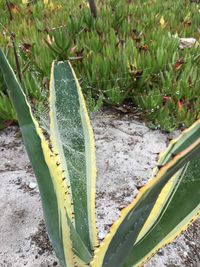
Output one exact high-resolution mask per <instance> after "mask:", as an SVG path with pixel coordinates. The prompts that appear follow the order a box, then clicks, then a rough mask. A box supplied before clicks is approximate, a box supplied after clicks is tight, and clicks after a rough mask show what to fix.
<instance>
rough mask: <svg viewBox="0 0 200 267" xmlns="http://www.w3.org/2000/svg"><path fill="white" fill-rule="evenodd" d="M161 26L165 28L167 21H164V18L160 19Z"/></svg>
mask: <svg viewBox="0 0 200 267" xmlns="http://www.w3.org/2000/svg"><path fill="white" fill-rule="evenodd" d="M160 26H161V28H162V29H164V28H165V20H164V17H163V16H162V17H161V19H160Z"/></svg>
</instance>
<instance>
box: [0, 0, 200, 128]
mask: <svg viewBox="0 0 200 267" xmlns="http://www.w3.org/2000/svg"><path fill="white" fill-rule="evenodd" d="M97 6H98V17H97V19H94V18H93V17H92V16H91V14H90V9H89V7H88V2H87V1H83V0H82V1H80V0H76V1H75V0H67V1H66V0H52V1H51V2H50V3H49V4H44V3H43V1H42V0H35V1H34V0H31V1H30V2H29V4H23V3H22V1H21V0H11V1H8V5H6V1H1V2H0V10H1V11H0V12H1V16H0V46H1V47H3V50H4V52H5V53H6V54H7V56H8V58H9V61H10V62H11V65H12V67H13V68H14V69H15V72H16V74H17V75H18V77H19V79H20V80H21V83H22V85H23V88H24V90H25V92H26V94H28V96H29V99H30V101H31V103H32V106H33V108H35V109H37V110H39V111H40V112H42V111H43V110H45V108H46V107H47V105H48V104H47V102H48V101H47V98H48V87H49V75H50V66H51V62H52V60H54V59H57V60H66V59H70V60H71V62H72V65H73V67H74V68H75V71H76V73H77V76H78V78H79V80H80V83H81V86H82V89H83V92H84V94H85V96H86V99H87V104H88V107H89V109H90V110H91V111H96V110H98V109H99V108H101V106H103V105H111V106H115V107H117V106H121V105H127V106H128V107H130V108H131V107H137V108H139V110H140V112H141V116H142V117H143V118H144V119H146V120H147V121H148V123H149V126H151V127H153V128H160V129H162V130H165V131H172V130H173V129H176V128H180V127H188V126H189V125H191V124H192V122H194V121H195V120H196V119H197V118H198V117H199V116H200V75H199V74H200V46H199V45H198V44H196V45H194V46H193V47H192V48H186V49H184V50H181V49H179V38H180V37H193V38H196V40H197V41H199V40H200V5H199V4H197V3H191V2H190V1H189V0H177V1H174V0H168V1H162V0H134V1H131V0H126V1H125V0H98V1H97ZM9 11H10V13H9ZM15 52H16V53H15ZM13 121H16V115H15V112H14V111H13V108H12V105H11V103H10V101H9V98H8V96H7V94H6V87H5V84H4V83H3V77H2V76H0V125H1V127H4V126H5V125H6V124H8V123H10V122H13Z"/></svg>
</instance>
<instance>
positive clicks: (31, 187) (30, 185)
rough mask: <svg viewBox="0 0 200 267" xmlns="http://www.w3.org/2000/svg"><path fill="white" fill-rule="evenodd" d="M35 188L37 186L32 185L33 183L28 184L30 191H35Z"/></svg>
mask: <svg viewBox="0 0 200 267" xmlns="http://www.w3.org/2000/svg"><path fill="white" fill-rule="evenodd" d="M36 186H37V184H36V183H34V182H30V184H29V188H30V189H32V190H33V189H35V188H36Z"/></svg>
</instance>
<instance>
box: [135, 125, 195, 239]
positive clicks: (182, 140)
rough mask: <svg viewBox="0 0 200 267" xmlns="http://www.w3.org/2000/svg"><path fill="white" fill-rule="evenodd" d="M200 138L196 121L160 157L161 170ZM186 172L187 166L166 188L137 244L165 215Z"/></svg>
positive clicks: (156, 169)
mask: <svg viewBox="0 0 200 267" xmlns="http://www.w3.org/2000/svg"><path fill="white" fill-rule="evenodd" d="M199 136H200V120H198V121H196V122H195V123H194V124H193V125H192V126H191V127H190V128H188V129H186V130H185V131H183V132H182V134H181V135H180V136H179V137H178V138H176V139H174V140H172V141H171V142H170V144H169V146H168V148H167V149H166V151H164V152H163V153H161V154H160V155H159V160H158V166H159V168H160V166H162V165H163V164H166V163H167V162H169V160H170V159H172V158H173V156H174V155H176V154H177V153H180V152H181V151H183V150H184V149H185V148H186V146H187V145H188V144H190V143H191V142H195V141H196V140H197V139H198V138H199ZM159 168H155V169H154V175H155V174H156V173H157V172H158V171H159ZM185 172H186V174H187V164H186V166H184V167H183V169H181V170H179V171H178V172H177V173H176V174H175V175H174V176H173V178H172V179H170V181H169V182H168V184H167V185H166V186H165V188H164V189H163V191H162V193H161V194H160V196H159V198H158V200H157V201H156V204H155V205H154V208H153V210H152V212H151V213H150V215H149V217H148V219H147V221H146V223H145V225H144V227H143V229H142V230H141V231H140V234H139V236H138V238H137V241H136V242H138V241H139V240H140V239H141V238H142V237H143V236H144V235H145V234H146V233H147V232H148V231H149V229H150V228H151V227H152V225H153V224H154V223H155V222H156V220H157V219H158V216H160V214H161V213H162V214H163V213H164V207H165V208H166V207H167V206H168V205H169V203H170V199H171V197H172V195H173V194H175V192H176V190H178V188H179V184H180V183H181V180H182V179H183V177H184V174H185ZM177 194H178V192H177Z"/></svg>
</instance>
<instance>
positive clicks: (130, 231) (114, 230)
mask: <svg viewBox="0 0 200 267" xmlns="http://www.w3.org/2000/svg"><path fill="white" fill-rule="evenodd" d="M199 153H200V138H199V139H198V140H197V141H196V142H194V144H192V145H191V146H189V147H188V148H187V149H185V150H184V151H182V152H181V153H179V154H178V155H177V156H176V157H174V158H173V159H172V160H171V161H170V162H169V163H167V164H166V165H165V166H164V167H163V168H161V169H160V171H159V172H158V174H157V176H156V177H155V178H154V179H152V181H151V182H150V183H148V184H147V185H146V186H145V187H144V188H143V189H142V190H141V191H140V193H139V194H138V196H137V198H136V199H135V200H134V201H133V203H131V204H130V205H129V206H128V207H127V208H125V209H124V210H123V211H122V214H121V217H120V218H119V220H118V221H117V222H116V223H115V224H114V225H113V226H112V227H111V231H110V233H109V234H108V235H107V236H106V238H105V241H104V242H103V243H102V244H101V246H100V248H99V249H97V250H96V252H95V257H94V261H93V262H92V266H93V267H100V266H103V267H112V266H116V267H121V266H126V265H124V264H125V263H126V261H128V260H129V257H130V253H131V252H132V247H133V245H134V243H135V242H136V240H137V237H138V234H139V232H140V230H141V229H142V227H143V226H144V223H145V221H146V219H147V218H148V216H149V214H150V212H151V211H152V209H153V207H154V205H155V203H156V201H157V199H158V196H159V195H160V193H161V192H162V190H163V188H164V187H165V185H166V184H167V182H168V181H169V180H170V179H171V178H172V177H173V175H174V174H175V173H176V172H177V171H178V170H179V169H180V168H182V167H183V166H184V164H186V163H187V162H188V161H190V160H191V158H192V157H194V156H195V155H198V154H199Z"/></svg>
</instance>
